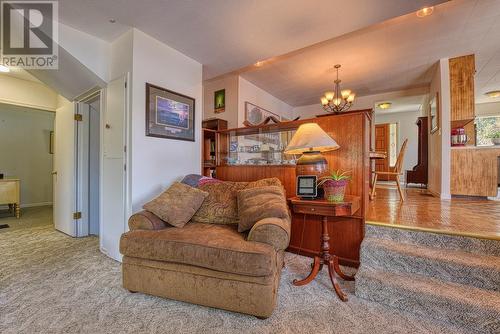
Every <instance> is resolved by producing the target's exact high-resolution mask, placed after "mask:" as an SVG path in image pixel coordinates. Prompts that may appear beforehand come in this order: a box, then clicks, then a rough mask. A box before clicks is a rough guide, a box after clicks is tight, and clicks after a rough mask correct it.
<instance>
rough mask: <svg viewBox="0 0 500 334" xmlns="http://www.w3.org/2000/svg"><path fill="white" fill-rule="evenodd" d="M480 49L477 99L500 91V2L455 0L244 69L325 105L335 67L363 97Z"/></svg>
mask: <svg viewBox="0 0 500 334" xmlns="http://www.w3.org/2000/svg"><path fill="white" fill-rule="evenodd" d="M471 53H474V54H476V69H477V73H476V102H478V103H481V102H492V101H493V100H492V99H490V98H488V97H485V96H484V93H485V92H487V91H489V90H495V89H500V0H454V1H451V2H447V3H444V4H441V5H439V6H436V8H435V10H434V14H433V15H431V16H428V17H425V18H418V17H417V16H416V15H415V14H408V15H405V16H402V17H398V18H395V19H391V20H388V21H386V22H383V23H380V24H377V25H375V26H371V27H369V28H366V29H362V30H360V31H357V32H353V33H350V34H348V35H344V36H341V37H338V38H334V39H332V40H329V41H326V42H323V43H320V44H317V45H315V46H311V47H308V48H306V49H303V50H299V51H297V52H292V53H290V54H287V55H284V56H281V57H277V58H275V59H273V60H271V61H269V62H268V63H265V64H264V65H263V66H261V67H255V66H250V67H247V68H245V69H243V70H242V71H240V72H241V75H242V76H243V77H244V78H245V79H247V80H249V81H250V82H252V83H254V84H255V85H257V86H259V87H260V88H262V89H264V90H266V91H268V92H270V93H271V94H273V95H274V96H276V97H277V98H279V99H281V100H283V101H285V102H286V103H288V104H290V105H292V106H300V105H308V104H315V103H318V104H319V97H320V95H322V94H323V92H324V91H326V90H331V88H332V85H333V80H334V71H333V68H332V67H333V65H334V64H336V63H339V64H342V68H341V70H340V78H341V79H342V84H343V87H344V88H350V89H353V90H354V91H355V92H356V93H357V94H358V95H359V96H364V95H371V94H376V93H380V92H387V91H394V90H400V89H407V88H411V87H418V86H422V85H427V84H429V82H430V80H431V75H432V72H433V64H435V63H436V61H437V60H439V59H440V58H448V57H454V56H461V55H466V54H471Z"/></svg>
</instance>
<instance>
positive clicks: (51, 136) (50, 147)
mask: <svg viewBox="0 0 500 334" xmlns="http://www.w3.org/2000/svg"><path fill="white" fill-rule="evenodd" d="M49 153H50V154H54V131H50V135H49Z"/></svg>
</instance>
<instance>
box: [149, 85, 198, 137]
mask: <svg viewBox="0 0 500 334" xmlns="http://www.w3.org/2000/svg"><path fill="white" fill-rule="evenodd" d="M194 105H195V100H194V99H193V98H192V97H189V96H186V95H182V94H179V93H176V92H173V91H171V90H168V89H165V88H162V87H158V86H155V85H152V84H149V83H146V136H149V137H159V138H170V139H178V140H187V141H194V115H195V112H194Z"/></svg>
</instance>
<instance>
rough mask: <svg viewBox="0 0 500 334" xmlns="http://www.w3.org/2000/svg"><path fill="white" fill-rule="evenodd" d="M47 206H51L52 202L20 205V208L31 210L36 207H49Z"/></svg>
mask: <svg viewBox="0 0 500 334" xmlns="http://www.w3.org/2000/svg"><path fill="white" fill-rule="evenodd" d="M49 205H52V202H40V203H26V204H21V208H33V207H36V206H49Z"/></svg>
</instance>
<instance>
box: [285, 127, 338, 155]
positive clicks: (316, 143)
mask: <svg viewBox="0 0 500 334" xmlns="http://www.w3.org/2000/svg"><path fill="white" fill-rule="evenodd" d="M338 148H340V146H339V144H337V142H336V141H335V139H333V138H332V137H330V136H329V135H328V134H327V133H326V132H325V131H324V130H323V129H322V128H321V127H320V126H319V125H318V124H316V123H306V124H302V125H301V126H299V128H298V129H297V132H295V134H294V135H293V137H292V140H291V141H290V143H289V144H288V146H287V147H286V149H285V154H302V153H304V152H306V151H318V152H326V151H333V150H336V149H338Z"/></svg>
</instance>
